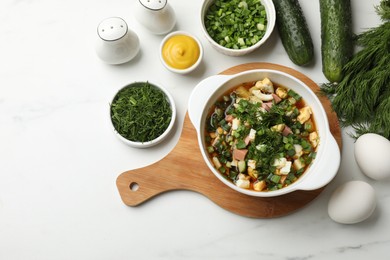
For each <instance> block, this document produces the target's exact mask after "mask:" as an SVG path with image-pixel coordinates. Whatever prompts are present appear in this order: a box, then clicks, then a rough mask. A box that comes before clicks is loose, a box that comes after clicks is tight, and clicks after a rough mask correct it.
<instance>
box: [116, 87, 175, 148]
mask: <svg viewBox="0 0 390 260" xmlns="http://www.w3.org/2000/svg"><path fill="white" fill-rule="evenodd" d="M171 118H172V109H171V106H170V103H169V101H168V99H167V97H166V95H165V94H164V92H162V91H161V90H160V89H158V88H157V87H155V86H153V85H152V84H149V83H148V82H137V83H133V84H130V85H128V86H126V87H124V88H123V89H121V90H120V91H119V92H118V94H117V95H116V96H115V98H114V100H113V102H112V104H111V120H112V123H113V125H114V127H115V129H116V131H117V132H118V133H119V134H120V135H121V136H123V137H124V138H126V139H128V140H130V141H134V142H148V141H151V140H153V139H156V138H157V137H159V136H160V135H161V134H162V133H164V131H165V130H166V129H167V128H168V126H169V123H170V122H171Z"/></svg>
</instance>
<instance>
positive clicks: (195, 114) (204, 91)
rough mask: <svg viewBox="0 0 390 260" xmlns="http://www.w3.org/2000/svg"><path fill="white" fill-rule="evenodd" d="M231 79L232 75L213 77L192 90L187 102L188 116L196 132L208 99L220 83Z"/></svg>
mask: <svg viewBox="0 0 390 260" xmlns="http://www.w3.org/2000/svg"><path fill="white" fill-rule="evenodd" d="M231 77H232V75H214V76H211V77H208V78H205V79H204V80H202V81H201V82H199V83H198V85H196V86H195V88H194V90H192V93H191V95H190V98H189V101H188V115H189V117H190V120H191V123H192V124H193V125H194V126H195V129H196V130H197V131H198V130H199V129H198V128H199V126H200V118H201V117H202V112H203V108H204V106H205V105H206V103H207V101H208V100H209V97H210V96H211V95H212V94H213V93H214V91H215V90H216V89H218V87H219V86H220V85H221V84H222V83H224V82H225V81H227V80H228V79H229V78H231Z"/></svg>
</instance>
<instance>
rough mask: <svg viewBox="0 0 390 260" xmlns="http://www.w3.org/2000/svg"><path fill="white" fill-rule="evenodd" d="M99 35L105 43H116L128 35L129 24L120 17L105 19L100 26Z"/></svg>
mask: <svg viewBox="0 0 390 260" xmlns="http://www.w3.org/2000/svg"><path fill="white" fill-rule="evenodd" d="M97 30H98V35H99V37H100V38H102V39H103V40H105V41H116V40H119V39H120V38H122V37H123V36H125V35H126V33H127V23H126V22H125V20H123V19H122V18H120V17H110V18H106V19H104V20H103V21H102V22H101V23H100V24H99V26H98V29H97Z"/></svg>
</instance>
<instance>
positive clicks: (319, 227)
mask: <svg viewBox="0 0 390 260" xmlns="http://www.w3.org/2000/svg"><path fill="white" fill-rule="evenodd" d="M134 2H135V0H116V1H109V0H98V1H92V0H85V1H75V0H68V1H58V0H51V1H49V0H40V1H31V0H2V1H1V2H0V25H1V36H0V39H1V40H0V41H1V45H0V46H1V48H0V66H1V69H0V259H2V260H3V259H4V260H16V259H18V260H19V259H39V260H44V259H73V260H75V259H83V260H85V259H94V260H96V259H224V260H225V259H369V258H373V259H374V258H375V259H388V256H389V251H388V247H389V246H390V222H389V220H390V189H389V185H390V183H389V182H377V181H372V180H370V179H368V178H367V177H365V176H364V175H363V174H362V172H360V171H359V169H358V167H357V165H356V163H355V161H354V158H353V140H352V139H351V138H350V137H349V136H348V135H347V131H345V130H344V131H343V141H344V146H343V151H342V164H341V168H340V170H339V172H338V175H337V177H336V178H335V179H334V180H333V181H332V182H331V184H330V185H328V186H327V188H326V189H325V191H324V192H323V193H321V195H320V196H319V197H318V198H317V199H315V200H314V201H313V202H312V203H310V204H309V205H307V206H306V207H304V208H303V209H301V210H299V211H297V212H295V213H294V214H291V215H288V216H285V217H280V218H276V219H251V218H245V217H242V216H238V215H235V214H233V213H230V212H228V211H226V210H224V209H221V208H220V207H218V206H217V205H215V204H214V203H213V202H211V201H209V200H208V199H207V198H206V197H203V196H202V195H200V194H197V193H193V192H189V191H175V192H170V193H166V194H164V195H161V196H159V197H157V198H154V199H153V200H151V201H149V202H147V203H145V204H143V205H141V206H139V207H135V208H132V207H127V206H126V205H124V204H123V203H122V201H121V199H120V196H119V193H118V190H117V188H116V184H115V181H116V178H117V176H118V175H119V174H120V173H122V172H124V171H126V170H130V169H134V168H138V167H142V166H146V165H149V164H152V163H153V162H156V161H158V160H160V159H161V158H163V157H164V156H165V155H166V154H168V153H169V151H170V150H171V149H172V148H173V147H174V146H175V144H176V143H177V141H178V138H179V136H180V132H181V126H182V123H183V119H184V115H185V112H186V108H187V101H188V97H189V95H190V93H191V90H192V89H193V88H194V86H195V85H196V84H197V83H198V82H199V81H200V80H201V79H203V78H205V77H208V76H210V75H214V74H217V73H218V72H220V71H223V70H225V69H227V68H229V67H231V66H235V65H238V64H242V63H247V62H257V61H262V62H272V63H278V64H282V65H285V66H289V67H292V68H294V69H296V70H298V71H300V72H302V73H304V74H306V75H307V76H309V77H310V78H312V79H313V80H314V81H315V82H318V83H320V82H325V78H324V76H323V74H322V72H321V59H320V17H319V4H318V1H312V0H301V1H300V2H301V6H302V8H303V10H304V12H305V15H306V18H307V20H308V23H309V27H310V30H311V33H312V38H313V42H314V45H315V55H316V58H315V63H314V64H313V65H312V66H309V67H298V66H295V65H294V64H292V62H291V61H290V60H289V59H288V57H287V55H286V53H285V51H284V49H283V46H282V44H281V41H280V39H279V36H278V33H277V31H275V32H274V33H273V35H272V37H271V39H270V40H269V41H268V42H267V44H266V45H265V46H264V47H263V48H262V49H260V50H258V51H256V52H254V53H253V54H251V55H248V56H245V57H236V58H233V57H227V56H224V55H222V54H219V53H217V52H216V51H215V50H214V49H212V48H211V46H210V45H209V44H208V43H207V41H206V39H205V38H204V37H203V35H202V32H201V30H200V21H199V19H198V16H199V12H200V6H201V2H202V1H200V0H191V1H190V0H186V1H183V0H170V1H169V3H170V4H171V5H172V7H173V8H174V9H175V11H176V14H177V26H176V29H177V30H186V31H189V32H191V33H193V34H195V35H197V36H198V37H199V38H200V39H201V41H202V43H203V46H204V49H205V57H204V61H203V63H202V65H201V67H200V68H199V69H198V70H197V71H195V72H194V73H192V74H189V75H186V76H183V75H176V74H172V73H171V72H168V71H167V70H166V69H165V68H164V67H163V66H162V64H161V63H160V61H159V59H158V46H159V43H160V41H161V39H162V36H156V35H151V34H149V33H148V32H147V31H146V30H145V29H144V28H143V27H142V26H141V25H139V24H138V23H137V22H136V20H135V19H134V17H133V15H132V5H133V3H134ZM378 3H379V0H375V1H358V0H352V5H353V18H354V19H353V21H354V31H355V32H361V31H362V30H364V29H366V28H369V27H372V26H375V25H377V24H379V22H380V20H379V18H378V16H377V15H376V14H375V11H374V5H376V4H378ZM110 16H119V17H122V18H124V19H125V20H126V21H127V22H128V24H129V26H130V28H132V29H133V30H134V31H136V32H137V34H138V36H139V37H140V39H141V42H142V46H141V52H140V53H139V55H138V56H137V57H136V58H135V59H134V60H133V61H131V62H130V63H128V64H124V65H120V66H110V65H105V64H103V63H102V62H101V61H100V60H99V59H98V58H97V56H96V55H95V52H94V40H95V37H96V27H97V24H98V23H99V22H100V21H101V20H102V19H104V18H106V17H110ZM152 72H153V73H152ZM135 80H155V81H158V82H160V83H162V84H163V85H165V86H166V88H168V89H169V90H170V91H171V93H172V95H173V96H174V99H175V101H176V103H177V107H178V126H177V130H176V134H175V135H174V136H172V138H171V139H170V140H168V141H167V142H165V143H163V144H162V145H159V146H157V147H154V148H150V149H147V150H138V149H134V148H129V147H127V146H126V145H124V144H123V143H121V142H120V141H119V140H118V139H117V138H116V137H115V136H114V134H113V133H112V130H111V127H110V124H109V121H108V105H109V101H110V98H111V97H112V95H113V94H114V93H115V91H116V90H118V89H119V88H120V87H121V86H123V85H125V84H127V83H129V82H132V81H135ZM349 180H364V181H367V182H368V183H370V184H371V185H372V186H373V187H374V188H375V190H376V192H377V202H378V205H377V209H376V211H375V212H374V214H373V216H371V218H370V219H368V220H367V221H364V222H362V223H359V224H355V225H341V224H337V223H335V222H333V221H332V220H331V219H330V218H329V217H328V214H327V203H328V200H329V197H330V194H331V193H332V191H333V190H334V189H335V188H336V187H338V186H339V185H341V184H342V183H344V182H346V181H349Z"/></svg>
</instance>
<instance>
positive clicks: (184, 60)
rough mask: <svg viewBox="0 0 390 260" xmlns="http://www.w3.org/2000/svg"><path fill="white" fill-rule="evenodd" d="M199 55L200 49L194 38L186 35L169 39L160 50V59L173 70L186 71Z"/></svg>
mask: <svg viewBox="0 0 390 260" xmlns="http://www.w3.org/2000/svg"><path fill="white" fill-rule="evenodd" d="M199 55H200V48H199V45H198V43H197V42H196V41H195V39H194V38H192V37H191V36H187V35H174V36H172V37H170V38H169V39H168V40H167V41H166V42H165V44H164V46H163V48H162V57H163V59H164V61H165V62H166V63H167V64H168V66H170V67H172V68H174V69H187V68H189V67H191V66H192V65H194V64H195V63H196V61H197V60H198V58H199Z"/></svg>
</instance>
